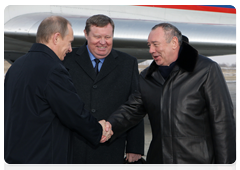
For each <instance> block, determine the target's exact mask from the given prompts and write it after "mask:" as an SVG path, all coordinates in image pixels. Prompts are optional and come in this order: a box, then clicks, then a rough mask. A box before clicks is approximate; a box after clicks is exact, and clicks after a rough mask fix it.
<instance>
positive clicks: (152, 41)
mask: <svg viewBox="0 0 240 170" xmlns="http://www.w3.org/2000/svg"><path fill="white" fill-rule="evenodd" d="M176 43H177V38H176V37H174V38H173V39H172V40H171V41H170V42H169V43H167V41H166V36H165V33H164V30H163V29H162V28H161V27H158V28H156V29H154V30H152V31H151V32H150V34H149V36H148V46H149V53H150V54H151V55H152V58H153V59H154V60H155V62H156V64H157V65H159V66H169V65H170V64H171V63H172V62H174V61H176V59H177V54H178V53H176V52H178V51H176V45H177V44H176Z"/></svg>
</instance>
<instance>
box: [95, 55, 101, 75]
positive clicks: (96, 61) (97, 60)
mask: <svg viewBox="0 0 240 170" xmlns="http://www.w3.org/2000/svg"><path fill="white" fill-rule="evenodd" d="M94 61H95V63H96V66H95V68H94V70H95V73H96V75H97V74H98V63H99V62H100V60H99V59H94Z"/></svg>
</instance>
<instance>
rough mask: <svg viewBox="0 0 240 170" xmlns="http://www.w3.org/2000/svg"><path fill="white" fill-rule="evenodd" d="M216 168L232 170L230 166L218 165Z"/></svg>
mask: <svg viewBox="0 0 240 170" xmlns="http://www.w3.org/2000/svg"><path fill="white" fill-rule="evenodd" d="M218 170H232V167H231V166H218Z"/></svg>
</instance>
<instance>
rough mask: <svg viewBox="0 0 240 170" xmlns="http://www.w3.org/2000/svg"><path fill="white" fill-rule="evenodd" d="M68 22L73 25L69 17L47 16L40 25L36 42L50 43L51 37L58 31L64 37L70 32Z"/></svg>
mask: <svg viewBox="0 0 240 170" xmlns="http://www.w3.org/2000/svg"><path fill="white" fill-rule="evenodd" d="M68 24H69V25H71V23H70V22H69V21H68V20H67V19H65V18H63V17H60V16H50V17H47V18H45V19H44V20H43V21H42V22H41V24H40V25H39V27H38V30H37V36H36V42H37V43H48V41H49V39H50V37H51V36H52V35H53V34H54V33H57V32H59V33H60V34H61V36H62V38H64V37H65V36H66V35H67V34H68ZM71 26H72V25H71Z"/></svg>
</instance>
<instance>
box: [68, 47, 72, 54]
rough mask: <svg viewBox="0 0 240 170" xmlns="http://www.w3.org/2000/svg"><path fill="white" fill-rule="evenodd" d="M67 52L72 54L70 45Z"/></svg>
mask: <svg viewBox="0 0 240 170" xmlns="http://www.w3.org/2000/svg"><path fill="white" fill-rule="evenodd" d="M68 52H69V53H71V52H72V45H70V47H69V49H68Z"/></svg>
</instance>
